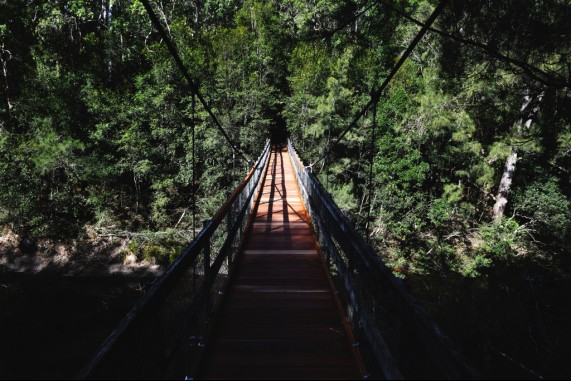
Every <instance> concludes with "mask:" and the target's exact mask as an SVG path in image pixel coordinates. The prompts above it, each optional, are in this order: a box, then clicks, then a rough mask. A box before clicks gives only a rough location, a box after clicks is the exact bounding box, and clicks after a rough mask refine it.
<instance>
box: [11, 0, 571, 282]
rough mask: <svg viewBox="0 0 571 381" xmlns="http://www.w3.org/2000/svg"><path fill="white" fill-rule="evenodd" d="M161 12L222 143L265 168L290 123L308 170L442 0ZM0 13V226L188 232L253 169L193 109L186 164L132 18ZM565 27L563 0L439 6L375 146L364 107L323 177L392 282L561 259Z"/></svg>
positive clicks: (146, 30)
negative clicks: (272, 136) (262, 158)
mask: <svg viewBox="0 0 571 381" xmlns="http://www.w3.org/2000/svg"><path fill="white" fill-rule="evenodd" d="M152 3H153V6H154V7H155V9H156V11H157V14H158V15H159V18H160V19H161V21H162V22H163V23H164V25H165V26H166V29H167V30H168V33H169V34H170V36H171V37H172V39H173V40H174V41H175V42H176V44H177V46H178V48H179V51H180V54H181V56H182V59H183V61H184V62H185V64H186V66H187V67H188V70H189V72H190V73H191V74H192V75H193V76H194V77H195V78H197V79H198V81H199V85H200V90H201V92H202V93H203V94H205V95H206V99H207V100H208V102H209V103H210V104H211V105H212V107H213V109H214V111H215V113H216V114H217V115H218V116H219V119H220V120H221V122H222V124H223V125H224V127H225V129H226V130H227V131H228V133H229V134H230V136H231V137H232V139H234V140H235V141H236V142H237V144H238V145H239V146H240V147H241V148H242V149H243V150H244V151H245V152H247V153H248V154H249V156H250V157H256V156H257V155H258V153H259V151H260V148H261V147H262V144H263V142H264V139H265V138H266V137H268V135H269V133H270V132H271V131H275V130H278V131H279V130H282V129H284V128H285V127H287V129H288V131H289V133H290V135H291V136H292V138H293V139H294V141H295V144H296V145H297V147H298V149H299V151H300V152H301V153H302V156H304V158H305V159H306V160H307V163H308V164H311V163H312V162H314V161H315V160H316V159H317V158H318V157H319V156H320V155H321V154H322V153H323V152H324V151H325V149H326V147H327V146H328V145H329V144H331V143H332V142H333V141H335V140H336V138H337V137H338V136H339V134H340V133H341V131H342V130H343V129H344V128H345V126H346V125H347V124H348V122H349V121H350V120H351V119H352V117H353V115H355V113H356V112H357V111H358V110H359V109H361V108H362V107H363V105H364V104H365V103H366V102H367V101H368V100H369V97H370V95H369V94H370V91H371V90H372V89H374V88H376V86H378V85H379V84H380V82H381V81H382V80H383V78H384V77H385V76H386V74H387V73H388V72H389V70H390V68H391V67H392V66H393V65H394V63H395V62H396V60H397V59H398V57H399V56H400V54H401V53H402V52H403V51H404V49H405V48H406V46H407V45H408V43H409V42H410V41H411V40H412V38H413V37H414V35H415V34H416V32H417V31H418V30H419V26H418V25H416V24H415V23H413V22H411V21H410V20H408V19H406V18H404V17H402V15H400V14H399V13H398V12H397V11H396V10H397V9H398V10H401V11H403V12H405V13H406V14H409V15H411V16H412V17H413V18H414V19H417V20H420V21H423V20H425V19H426V18H427V17H428V15H429V14H430V13H431V12H432V10H433V9H434V5H435V3H436V2H435V1H418V0H414V1H413V0H409V1H395V0H390V1H389V0H387V1H370V0H369V1H367V0H330V1H299V0H286V1H262V0H245V1H241V0H208V1H155V2H152ZM0 15H1V16H0V48H1V52H0V53H1V60H2V62H1V63H2V69H3V70H2V81H1V82H2V83H1V84H0V85H1V86H0V87H1V88H2V93H1V94H0V102H1V103H0V104H1V105H2V106H1V107H0V113H1V119H0V184H1V185H0V224H3V225H9V226H11V227H12V228H13V229H14V230H16V231H18V232H21V233H23V234H25V235H30V236H35V237H39V236H51V237H60V238H63V237H75V236H77V235H80V234H82V233H83V232H84V229H85V226H86V225H91V226H96V227H98V228H101V229H106V230H119V229H120V230H132V231H135V230H165V229H167V228H173V227H175V226H176V227H177V228H179V229H180V228H182V229H188V228H190V224H191V217H190V215H191V213H189V210H190V209H191V208H192V205H191V199H192V194H193V192H195V193H196V196H197V208H198V211H199V218H198V221H201V220H202V219H204V218H207V217H208V216H210V215H211V214H212V213H213V211H214V210H216V208H217V207H218V206H219V205H220V204H221V202H222V200H223V199H224V197H225V195H226V192H228V191H229V190H230V189H232V188H233V186H234V185H236V183H237V181H239V180H240V177H241V176H243V175H244V174H245V172H246V171H245V170H246V166H245V164H244V163H243V162H241V161H240V159H238V158H237V157H234V156H233V154H232V151H231V149H230V148H229V146H228V145H227V144H226V142H225V141H224V139H222V137H221V135H220V134H219V133H218V132H217V131H216V129H215V128H214V125H213V122H212V121H211V120H210V118H209V117H208V115H207V114H206V112H205V110H204V109H203V108H202V107H198V109H197V113H198V116H197V120H196V148H197V152H196V157H195V160H196V167H195V168H193V167H192V161H193V158H192V150H191V147H192V143H193V142H192V134H191V125H192V120H191V110H190V108H191V107H190V105H191V97H190V94H189V93H188V91H187V88H186V87H185V83H184V80H183V78H182V76H181V75H180V73H179V72H178V71H177V69H176V67H175V65H174V62H173V60H172V57H171V56H170V55H169V53H168V51H167V49H166V47H165V45H164V43H163V42H162V41H161V39H160V36H159V35H158V33H156V31H155V30H154V28H153V27H152V25H151V23H150V21H149V19H148V16H147V14H146V12H145V10H144V8H143V6H142V4H141V3H140V2H139V1H137V0H99V1H81V0H67V1H66V0H52V1H48V0H45V1H22V2H14V1H8V0H2V1H0ZM569 19H571V6H570V5H569V3H568V2H566V1H531V0H529V1H528V0H525V1H521V2H519V3H518V7H515V8H514V7H513V6H512V2H509V1H496V2H493V3H492V2H487V3H482V2H479V1H475V0H473V1H472V0H470V1H452V2H450V5H449V6H448V7H447V8H446V10H445V12H444V13H443V14H442V15H441V16H440V17H439V19H438V21H437V23H436V24H435V26H434V27H435V28H436V29H439V30H442V31H445V32H446V33H449V34H451V35H453V38H451V37H450V36H444V35H442V34H439V33H435V32H429V33H428V34H427V35H426V36H425V37H424V38H423V40H422V41H421V43H420V44H419V45H418V46H417V47H416V49H415V50H414V52H413V54H412V55H411V57H410V58H409V60H408V61H407V62H406V63H405V65H404V66H403V67H402V68H401V70H400V71H399V72H398V73H397V75H396V77H395V78H394V79H393V81H392V82H391V83H390V85H389V87H388V88H387V90H386V91H385V92H384V93H383V95H382V97H381V100H380V102H379V104H378V110H377V120H376V122H377V123H376V126H375V127H376V139H375V141H374V142H373V143H374V144H373V150H372V149H371V148H372V147H371V142H370V136H371V130H372V128H371V127H372V125H373V123H372V122H373V119H372V113H371V112H369V113H367V114H366V115H365V117H364V118H363V119H362V120H361V121H360V122H359V123H358V125H357V126H356V128H354V129H353V130H352V131H351V132H350V133H349V134H348V135H347V136H346V138H345V139H344V140H342V141H341V142H340V144H339V145H338V146H337V149H336V150H335V152H333V154H332V155H331V157H329V158H328V160H327V161H326V162H325V163H324V162H321V163H319V164H318V165H317V166H316V167H315V168H314V171H315V172H316V173H318V174H319V177H320V179H322V181H323V182H324V183H326V184H327V186H328V190H329V191H330V192H331V193H332V194H333V196H334V198H335V199H336V201H337V202H338V203H339V205H340V206H341V207H342V208H343V209H344V210H345V211H346V213H347V214H348V215H349V216H350V218H351V219H352V220H353V221H355V223H356V225H357V226H358V227H359V228H361V229H362V230H363V232H366V233H367V234H369V235H370V237H371V239H372V241H373V242H374V243H375V244H376V245H377V246H378V248H379V251H380V252H381V253H382V255H383V256H384V257H385V259H386V260H387V262H388V263H389V264H390V265H392V266H393V267H394V268H395V269H397V270H398V272H399V273H401V274H403V273H406V272H411V271H412V272H417V273H439V274H443V275H446V274H447V273H450V272H456V273H459V274H463V275H465V276H471V277H474V276H478V275H480V274H482V273H483V272H484V271H485V270H486V268H489V267H490V266H493V265H494V264H498V263H502V264H509V263H512V262H513V261H517V260H518V259H519V258H522V257H530V256H531V257H533V256H534V255H536V254H537V253H542V254H546V253H547V254H548V255H547V258H548V259H549V260H554V261H555V262H557V263H559V262H562V263H563V262H564V261H567V260H568V259H569V258H566V257H568V253H569V249H570V245H571V243H570V242H571V225H570V219H571V203H570V197H571V193H570V189H571V187H570V186H569V168H570V167H571V166H570V161H571V130H570V128H571V107H570V103H571V98H570V96H569V94H568V91H569V78H570V73H569V68H570V67H571V65H570V56H569V54H570V53H571V44H570V43H569V38H568V37H569V34H570V33H571V25H570V24H569V22H568V21H569ZM373 152H374V158H373V162H372V170H373V183H372V184H371V183H370V182H369V174H368V172H369V165H370V160H371V155H372V154H373ZM514 153H517V155H518V159H519V160H518V161H517V165H516V169H515V172H514V173H513V174H512V176H513V183H512V184H511V188H510V189H508V192H507V199H508V203H507V209H506V210H505V212H504V213H503V216H500V217H497V216H496V217H494V213H493V210H492V207H493V206H494V202H495V200H494V198H495V197H496V194H497V193H498V187H499V185H500V182H501V179H502V176H503V174H504V168H505V163H506V159H507V158H508V157H510V155H512V154H514ZM193 171H195V172H194V173H195V175H196V180H197V181H196V183H194V184H193V182H192V179H193ZM371 187H372V192H371V193H369V190H370V189H371ZM181 216H182V219H181V220H180V221H179V219H180V218H181ZM168 255H171V254H168ZM542 258H545V256H542Z"/></svg>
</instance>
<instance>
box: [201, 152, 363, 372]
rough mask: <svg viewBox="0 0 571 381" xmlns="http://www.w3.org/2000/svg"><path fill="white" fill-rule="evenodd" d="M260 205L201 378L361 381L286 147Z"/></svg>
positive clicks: (271, 169)
mask: <svg viewBox="0 0 571 381" xmlns="http://www.w3.org/2000/svg"><path fill="white" fill-rule="evenodd" d="M257 202H258V203H257V210H256V212H255V215H254V217H253V219H252V224H251V230H250V232H249V235H248V237H247V238H246V240H245V243H244V246H243V249H242V252H241V254H240V258H239V260H238V264H237V266H236V268H235V269H234V271H233V272H232V274H231V278H230V282H229V285H228V287H227V290H226V292H225V295H224V297H223V299H222V303H221V305H220V308H219V309H218V311H217V312H216V313H215V315H214V317H213V321H212V324H213V325H212V329H211V332H212V333H211V334H210V337H208V338H207V342H206V348H205V353H204V357H203V361H202V365H201V367H200V370H199V373H198V378H199V379H359V378H362V366H360V365H359V364H361V361H360V359H359V357H358V352H357V351H355V350H354V349H353V348H352V346H351V340H352V338H351V337H352V336H351V332H350V331H349V329H348V325H347V324H346V323H345V320H344V318H343V314H342V312H341V309H340V305H339V302H338V299H337V297H336V295H335V293H334V289H333V286H332V282H331V281H330V278H329V277H328V275H327V272H326V268H325V266H324V264H323V262H322V260H321V257H320V254H319V253H318V245H317V241H316V238H315V235H314V233H313V230H312V228H311V226H310V225H309V223H310V222H309V218H308V215H307V211H306V209H305V206H304V204H303V201H302V199H301V196H300V192H299V188H298V185H297V182H296V179H295V174H294V171H293V167H292V165H291V162H290V156H289V153H288V151H287V148H284V149H282V148H279V147H278V148H274V149H273V150H272V154H271V157H270V160H269V164H268V170H267V173H266V177H265V179H264V182H263V188H262V191H261V194H260V195H259V198H258V201H257Z"/></svg>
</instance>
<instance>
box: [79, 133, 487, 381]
mask: <svg viewBox="0 0 571 381" xmlns="http://www.w3.org/2000/svg"><path fill="white" fill-rule="evenodd" d="M476 377H477V372H476V371H475V370H474V369H473V368H472V367H471V365H470V364H469V363H468V362H467V361H466V359H465V358H464V357H463V356H462V355H461V354H460V353H459V352H458V351H456V350H455V348H454V345H453V344H452V343H451V342H450V341H449V340H448V339H447V337H446V336H445V335H444V334H443V333H442V332H441V331H440V330H439V329H438V327H437V326H436V325H435V324H434V323H433V322H432V321H431V319H430V318H429V317H428V315H427V314H426V313H425V312H424V311H423V310H422V308H421V307H419V306H418V305H417V304H416V303H415V302H414V300H413V299H412V298H411V296H410V295H409V294H408V292H407V291H406V289H405V288H404V286H403V284H402V283H401V281H400V280H399V279H397V278H395V277H394V276H393V275H392V273H391V271H390V270H389V269H388V268H387V267H386V266H385V265H384V264H383V262H382V261H381V260H380V259H379V257H378V255H377V254H376V253H375V252H374V250H373V249H372V248H371V247H370V246H369V245H368V244H367V243H366V241H365V240H364V239H363V238H362V237H361V236H360V234H359V233H358V232H357V231H356V230H355V228H354V227H353V225H352V223H351V222H350V221H349V220H348V219H347V218H346V217H345V215H344V214H343V213H342V212H341V211H340V209H339V208H338V207H337V206H336V205H335V203H334V202H333V200H332V199H331V198H330V196H329V195H328V193H327V192H326V191H325V190H324V189H323V187H322V186H321V184H320V183H319V181H318V180H317V179H316V177H315V176H314V175H313V174H312V172H311V170H310V168H308V167H305V166H304V165H303V163H302V162H301V161H300V159H299V157H298V155H297V153H296V151H295V149H294V147H293V145H292V142H291V141H288V143H287V145H285V144H280V143H276V144H270V141H268V142H267V144H266V146H265V148H264V150H263V152H262V154H261V155H260V157H259V158H258V160H257V162H256V164H255V166H254V167H253V168H252V169H251V171H250V172H249V173H248V175H247V176H246V177H245V179H244V180H243V181H242V183H241V184H240V185H239V186H238V187H237V188H236V189H235V191H234V192H233V193H232V194H231V195H230V197H229V198H228V200H227V201H226V202H225V203H224V205H223V206H222V207H221V208H220V210H219V211H218V212H217V213H216V214H215V216H214V217H213V218H212V220H210V221H207V222H205V224H204V228H203V229H202V231H201V232H200V233H199V234H198V235H197V237H196V238H195V239H194V240H193V241H192V243H191V244H190V245H189V246H188V247H187V248H186V249H185V250H184V251H183V253H182V254H181V255H180V256H179V257H178V258H177V260H176V261H175V262H174V263H173V264H172V265H171V266H170V268H169V269H168V270H167V271H166V273H165V274H164V275H163V276H162V277H161V278H159V279H158V280H157V281H156V282H155V283H154V284H153V285H152V286H151V287H150V289H149V290H148V291H147V293H146V294H145V295H144V297H143V298H142V299H141V300H139V301H138V302H137V304H136V305H135V306H134V307H133V309H132V310H131V311H130V312H129V314H128V315H127V316H126V317H125V318H124V319H123V321H122V322H121V323H120V325H119V326H118V327H117V328H116V329H115V330H114V331H113V333H112V334H111V335H110V336H109V338H108V339H107V340H106V341H105V342H104V343H103V345H102V346H101V348H100V349H99V351H98V352H97V353H96V354H95V356H94V357H93V358H92V359H91V361H90V362H89V363H88V364H87V365H86V366H85V367H84V369H83V370H82V372H81V373H80V374H79V375H78V378H80V379H101V378H105V379H125V378H127V379H135V378H136V379H164V378H167V379H172V378H174V379H183V378H191V379H308V378H312V379H313V378H315V379H324V378H327V379H358V378H390V379H402V378H446V379H458V378H462V379H464V378H476Z"/></svg>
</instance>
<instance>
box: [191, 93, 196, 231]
mask: <svg viewBox="0 0 571 381" xmlns="http://www.w3.org/2000/svg"><path fill="white" fill-rule="evenodd" d="M191 117H192V121H191V123H192V238H196V188H197V187H196V159H195V158H196V150H195V146H196V144H195V141H196V134H195V129H196V96H195V94H194V93H192V104H191Z"/></svg>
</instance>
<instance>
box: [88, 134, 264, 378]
mask: <svg viewBox="0 0 571 381" xmlns="http://www.w3.org/2000/svg"><path fill="white" fill-rule="evenodd" d="M269 154H270V142H269V141H268V142H267V143H266V146H265V148H264V150H263V152H262V154H261V155H260V157H259V158H258V161H257V162H256V165H255V166H254V168H253V169H252V170H251V171H250V173H249V174H248V176H246V178H245V179H244V181H242V183H241V184H240V185H239V186H238V187H237V188H236V190H235V191H234V192H233V193H232V194H231V195H230V197H229V198H228V200H227V201H226V203H225V204H224V205H223V206H222V207H221V208H220V210H219V211H218V212H217V213H216V214H215V215H214V217H213V218H212V220H211V221H206V222H205V223H204V228H203V229H202V231H201V232H200V233H199V234H198V235H197V236H196V238H195V239H194V240H193V241H192V242H191V243H190V245H189V246H188V247H187V248H186V249H185V250H183V252H182V253H181V254H180V255H179V257H178V258H177V259H176V260H175V261H174V263H173V264H172V265H171V266H170V267H169V268H168V269H167V271H166V272H165V273H164V274H163V275H162V276H161V277H160V278H158V279H157V281H155V283H154V284H153V285H152V286H151V287H150V288H149V290H148V291H147V292H146V293H145V295H144V296H143V297H142V298H141V299H140V300H139V301H138V302H137V303H136V304H135V306H134V307H133V308H132V309H131V311H130V312H129V313H128V314H127V315H126V316H125V318H124V319H123V320H122V321H121V323H120V324H119V326H118V327H117V328H116V329H115V330H114V331H113V332H112V333H111V335H110V336H109V337H108V338H107V339H106V341H105V342H104V343H103V344H102V346H101V347H100V348H99V350H98V351H97V353H96V354H95V355H94V356H93V358H92V359H91V360H90V361H89V363H88V364H87V365H86V366H85V367H84V368H83V369H82V370H81V372H80V373H79V374H78V375H77V378H79V379H164V378H167V379H170V378H173V379H184V378H186V377H188V376H189V372H190V371H191V370H192V369H193V368H195V367H196V365H197V362H198V361H199V359H200V356H201V353H202V351H203V347H204V344H203V338H204V337H205V336H206V330H207V328H208V319H209V317H210V312H211V310H212V308H213V306H214V304H215V302H216V300H217V298H218V296H219V295H218V294H219V291H218V290H220V289H221V286H222V285H223V283H224V281H225V280H226V279H227V275H228V273H229V271H230V268H231V267H232V265H233V264H234V262H235V259H236V255H237V253H238V250H239V246H240V242H241V240H242V238H243V236H244V233H245V231H246V228H247V223H248V220H249V216H250V213H251V211H252V207H253V204H254V201H255V195H256V194H257V193H258V192H259V190H260V186H261V182H260V179H261V178H262V175H263V171H264V168H265V167H266V164H267V161H268V157H269Z"/></svg>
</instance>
